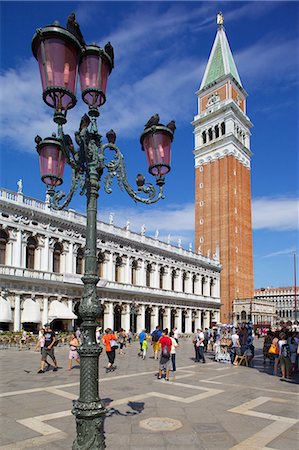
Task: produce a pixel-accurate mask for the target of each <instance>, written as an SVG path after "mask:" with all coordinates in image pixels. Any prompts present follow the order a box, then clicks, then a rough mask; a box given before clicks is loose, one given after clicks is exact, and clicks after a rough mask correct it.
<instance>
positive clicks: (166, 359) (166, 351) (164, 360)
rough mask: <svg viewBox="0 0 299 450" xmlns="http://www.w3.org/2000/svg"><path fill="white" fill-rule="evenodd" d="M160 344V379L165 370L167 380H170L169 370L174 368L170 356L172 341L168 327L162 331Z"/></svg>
mask: <svg viewBox="0 0 299 450" xmlns="http://www.w3.org/2000/svg"><path fill="white" fill-rule="evenodd" d="M159 344H160V346H161V356H160V365H159V374H158V380H161V378H162V372H163V370H165V372H166V373H165V381H169V371H170V370H171V369H172V363H171V358H170V350H171V345H172V341H171V339H170V337H169V336H168V329H167V328H165V330H163V332H162V336H161V337H160V339H159Z"/></svg>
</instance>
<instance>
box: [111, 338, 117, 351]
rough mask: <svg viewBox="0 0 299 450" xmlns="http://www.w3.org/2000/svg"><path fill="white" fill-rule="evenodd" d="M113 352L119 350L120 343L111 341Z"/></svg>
mask: <svg viewBox="0 0 299 450" xmlns="http://www.w3.org/2000/svg"><path fill="white" fill-rule="evenodd" d="M110 347H111V350H116V349H117V348H118V343H117V342H116V341H115V340H114V339H110Z"/></svg>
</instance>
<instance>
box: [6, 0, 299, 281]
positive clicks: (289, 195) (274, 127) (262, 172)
mask: <svg viewBox="0 0 299 450" xmlns="http://www.w3.org/2000/svg"><path fill="white" fill-rule="evenodd" d="M0 7H1V73H0V76H1V84H0V116H1V127H0V133H1V140H0V151H1V154H0V165H1V168H0V186H2V187H5V188H7V189H11V190H13V191H15V190H16V189H17V185H16V182H17V180H18V179H19V178H22V180H23V192H24V194H25V195H28V196H31V197H34V198H39V199H44V198H45V189H44V185H43V184H42V183H41V181H40V177H39V165H38V158H37V154H36V152H35V145H34V136H35V135H36V134H39V135H41V136H42V137H46V136H47V135H51V133H52V132H53V131H55V124H54V123H53V122H52V110H51V109H50V108H48V107H47V106H46V105H44V104H43V101H42V98H41V83H40V79H39V72H38V67H37V63H36V61H35V59H34V58H33V56H32V53H31V39H32V36H33V34H34V32H35V29H36V28H38V27H42V26H45V25H48V24H50V23H53V21H54V20H59V21H60V23H61V24H62V25H65V23H66V20H67V16H68V15H69V13H70V12H72V11H75V12H76V15H77V20H78V22H79V23H80V25H81V30H82V31H83V34H84V36H85V40H86V41H87V42H97V43H98V44H99V45H102V46H103V45H105V43H106V42H107V41H108V40H110V41H111V42H112V44H113V45H114V49H115V69H114V71H113V72H112V74H111V76H110V78H109V81H108V90H107V102H106V104H105V105H104V106H103V108H102V111H101V116H100V119H99V129H100V132H101V134H103V135H105V133H106V131H107V130H109V129H110V128H113V129H114V130H115V131H116V132H117V135H118V139H117V143H118V145H119V147H120V148H121V150H122V152H123V154H124V156H125V160H126V168H127V173H128V176H129V178H130V181H131V182H132V183H134V180H135V176H136V174H137V173H138V172H140V171H141V172H142V171H143V173H146V170H147V169H146V162H145V158H144V154H143V152H141V151H140V145H139V137H140V133H141V132H142V130H143V126H144V124H145V122H146V121H147V119H148V118H149V117H150V116H151V115H152V114H154V113H156V112H158V113H159V114H160V117H161V120H162V122H164V123H168V121H170V120H171V119H175V120H176V122H177V130H176V136H175V142H174V144H173V156H172V170H171V172H170V173H169V175H168V176H167V182H166V189H165V193H166V199H165V200H164V201H163V202H160V203H158V204H156V205H152V206H144V205H135V204H134V203H133V202H132V200H131V199H130V198H129V197H128V196H127V194H126V193H124V192H121V191H120V190H119V188H118V186H117V185H115V186H114V190H113V193H112V194H111V195H107V194H106V193H104V192H103V189H101V191H100V197H99V218H100V219H101V220H103V221H108V216H109V212H110V211H111V212H114V213H115V224H116V225H119V226H124V225H125V223H126V221H127V220H130V222H131V229H132V230H134V231H138V232H139V231H140V227H141V225H142V224H143V223H145V224H146V234H147V235H148V236H153V235H154V234H155V230H156V229H158V230H159V238H160V239H161V240H164V239H166V237H167V235H168V234H170V235H171V242H172V243H173V244H174V245H176V244H177V242H178V239H179V238H181V239H182V241H183V246H184V247H186V248H188V246H189V242H193V235H194V211H193V202H194V160H193V154H192V151H193V149H194V141H193V127H192V125H191V121H192V120H193V117H194V115H195V114H196V107H197V102H196V96H195V91H196V90H197V89H198V88H199V85H200V82H201V78H202V76H203V71H204V68H205V65H206V63H207V60H208V56H209V53H210V50H211V47H212V44H213V41H214V38H215V34H216V28H217V27H216V14H217V12H218V11H219V10H221V11H222V12H223V14H224V21H225V29H226V33H227V36H228V40H229V42H230V46H231V48H232V51H233V55H234V58H235V62H236V64H237V67H238V71H239V74H240V77H241V80H242V83H243V86H244V87H245V89H246V90H247V92H248V94H249V97H248V101H247V114H248V116H249V117H250V119H251V121H252V122H253V124H254V128H253V130H252V139H251V149H252V151H253V158H252V198H253V244H254V270H255V287H263V286H264V287H266V286H286V285H292V283H293V253H294V251H295V249H296V246H297V248H298V143H299V133H298V117H299V114H298V104H299V95H298V93H299V90H298V80H299V76H298V75H299V56H298V48H299V42H298V41H299V4H298V2H276V1H275V2H270V1H267V2H261V1H258V2H213V1H209V2H196V1H194V2H173V1H169V2H141V1H139V2H125V1H122V2H113V1H110V2H63V1H60V2H54V1H53V2H3V1H2V2H1V4H0ZM77 97H78V105H77V106H76V108H74V109H72V110H71V111H70V112H69V113H68V124H67V125H66V127H65V131H66V132H69V133H73V132H74V131H75V130H77V128H78V125H79V121H80V117H81V116H82V115H83V114H84V112H85V106H84V104H83V102H82V101H81V99H80V95H79V92H78V95H77ZM66 171H67V170H66ZM147 178H150V175H148V177H147ZM68 182H69V177H68V176H66V179H65V184H64V185H63V188H64V189H65V190H66V189H67V188H68ZM71 208H74V209H77V210H79V211H81V212H84V210H85V200H84V198H82V197H80V196H79V195H77V196H76V197H75V198H74V200H73V202H72V204H71Z"/></svg>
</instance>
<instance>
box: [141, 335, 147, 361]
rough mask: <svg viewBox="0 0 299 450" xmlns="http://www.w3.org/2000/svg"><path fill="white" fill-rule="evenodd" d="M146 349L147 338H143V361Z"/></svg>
mask: <svg viewBox="0 0 299 450" xmlns="http://www.w3.org/2000/svg"><path fill="white" fill-rule="evenodd" d="M147 347H148V343H147V338H145V339H144V341H143V342H142V359H145V357H146V351H147Z"/></svg>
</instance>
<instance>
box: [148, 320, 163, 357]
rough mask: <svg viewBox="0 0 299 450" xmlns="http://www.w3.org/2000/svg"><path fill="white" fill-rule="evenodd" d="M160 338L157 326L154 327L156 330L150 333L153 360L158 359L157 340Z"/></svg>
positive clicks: (158, 346) (158, 345)
mask: <svg viewBox="0 0 299 450" xmlns="http://www.w3.org/2000/svg"><path fill="white" fill-rule="evenodd" d="M161 336H162V333H161V330H160V327H159V325H157V326H156V329H155V330H154V331H153V332H152V333H151V338H152V346H153V351H154V359H158V354H159V349H160V344H159V339H160V337H161Z"/></svg>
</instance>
